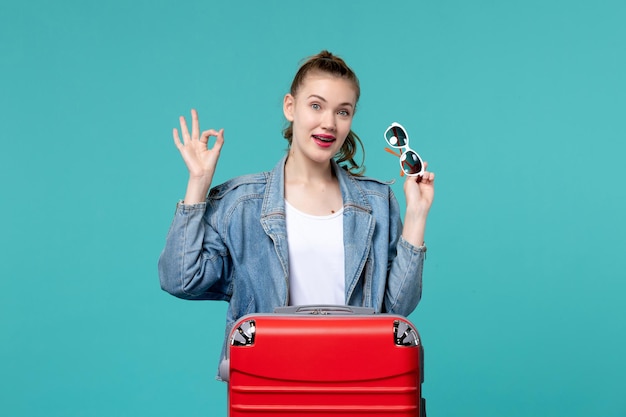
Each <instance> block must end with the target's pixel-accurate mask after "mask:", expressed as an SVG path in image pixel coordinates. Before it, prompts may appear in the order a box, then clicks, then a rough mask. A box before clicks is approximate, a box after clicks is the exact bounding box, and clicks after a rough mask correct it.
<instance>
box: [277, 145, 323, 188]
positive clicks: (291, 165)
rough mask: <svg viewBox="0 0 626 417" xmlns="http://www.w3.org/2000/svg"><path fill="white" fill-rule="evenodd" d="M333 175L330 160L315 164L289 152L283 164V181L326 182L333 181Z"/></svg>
mask: <svg viewBox="0 0 626 417" xmlns="http://www.w3.org/2000/svg"><path fill="white" fill-rule="evenodd" d="M334 178H335V175H334V173H333V169H332V166H331V163H330V160H328V161H325V162H324V163H315V162H313V161H311V160H308V159H306V158H298V155H297V154H296V153H295V152H293V151H292V150H289V155H288V156H287V162H286V163H285V181H290V182H293V181H296V182H305V183H312V182H328V181H333V179H334Z"/></svg>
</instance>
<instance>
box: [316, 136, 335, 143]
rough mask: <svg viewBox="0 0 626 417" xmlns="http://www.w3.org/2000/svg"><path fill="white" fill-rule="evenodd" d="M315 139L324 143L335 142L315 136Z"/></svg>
mask: <svg viewBox="0 0 626 417" xmlns="http://www.w3.org/2000/svg"><path fill="white" fill-rule="evenodd" d="M313 137H314V138H316V139H319V140H321V141H322V142H332V141H333V140H332V139H329V138H322V137H320V136H317V135H313Z"/></svg>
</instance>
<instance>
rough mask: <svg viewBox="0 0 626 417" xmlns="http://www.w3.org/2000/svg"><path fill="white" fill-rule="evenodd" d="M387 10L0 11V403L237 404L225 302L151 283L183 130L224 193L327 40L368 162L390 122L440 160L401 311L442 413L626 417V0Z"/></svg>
mask: <svg viewBox="0 0 626 417" xmlns="http://www.w3.org/2000/svg"><path fill="white" fill-rule="evenodd" d="M383 3H384V2H381V1H359V2H356V1H355V2H334V1H317V2H312V3H309V2H306V3H305V2H291V1H263V2H249V1H243V2H241V1H239V2H217V1H199V0H196V1H194V0H179V1H175V2H174V1H147V0H144V1H128V2H125V1H124V2H123V1H119V0H112V1H108V2H96V1H91V0H86V1H78V0H73V1H72V0H70V1H44V0H38V1H24V2H17V1H8V0H2V2H1V3H0V71H1V76H0V121H1V125H0V126H1V132H2V150H1V152H0V174H1V178H2V182H1V184H2V190H1V194H0V195H1V198H2V204H1V208H0V210H2V215H1V216H0V230H1V236H2V237H1V241H0V244H1V247H0V249H1V250H0V257H1V263H0V265H1V270H0V271H1V281H0V283H1V291H0V334H1V338H2V340H1V343H0V375H1V376H0V414H1V415H3V416H13V417H26V416H49V417H53V416H63V417H69V416H90V417H92V416H93V417H95V416H182V415H184V416H187V417H191V416H224V415H226V386H225V384H222V383H219V382H216V381H215V380H214V375H215V370H216V366H217V361H218V356H219V350H220V346H221V341H222V335H223V323H224V314H225V310H226V304H225V303H219V302H185V301H182V300H178V299H175V298H174V297H171V296H169V295H167V294H165V293H163V292H162V291H161V290H160V288H159V284H158V277H157V272H156V261H157V258H158V255H159V252H160V250H161V248H162V246H163V243H164V238H165V234H166V232H167V228H168V226H169V223H170V220H171V217H172V215H173V212H174V206H175V203H176V201H177V200H178V199H180V198H182V196H183V194H184V188H185V185H186V177H187V174H186V169H185V167H184V164H183V162H182V160H181V158H180V156H179V155H178V152H177V151H176V148H175V147H174V145H173V143H172V140H171V129H172V128H173V127H175V126H176V124H177V118H178V116H179V115H181V114H184V115H188V114H189V110H190V108H192V107H195V108H197V109H198V111H199V113H200V120H201V127H203V128H209V127H215V128H220V127H224V128H225V129H226V144H225V147H224V149H223V152H222V158H221V160H220V164H219V167H218V171H219V172H218V174H217V176H216V178H215V182H216V183H217V182H221V181H224V180H226V179H228V178H230V177H233V176H235V175H239V174H243V173H248V172H256V171H260V170H266V169H269V168H271V167H273V165H274V163H275V162H276V160H277V159H278V158H279V157H280V156H281V155H282V154H283V152H284V150H285V147H286V142H285V141H284V140H283V139H282V138H281V134H280V132H281V128H282V127H283V116H282V111H281V103H282V97H283V95H284V93H285V92H286V91H287V90H288V88H289V84H290V82H291V79H292V77H293V75H294V73H295V71H296V70H297V68H298V64H299V63H300V62H301V59H303V58H305V57H306V56H309V55H312V54H315V53H317V52H319V51H320V50H321V49H329V50H331V51H333V52H335V53H337V54H339V55H340V56H342V57H343V58H345V59H346V60H347V62H348V63H349V64H350V65H351V66H352V67H353V68H354V70H355V71H356V72H357V74H358V75H359V77H360V79H361V84H362V89H363V94H362V99H361V102H360V109H359V112H358V113H357V116H356V119H355V122H354V129H355V131H356V132H357V133H359V134H360V136H361V137H362V138H363V140H364V142H365V145H366V148H367V153H366V165H367V168H368V174H369V175H370V176H374V177H378V178H381V179H392V178H396V177H398V165H397V160H396V159H395V158H394V157H392V156H391V155H389V154H387V153H386V152H384V151H383V148H384V141H383V139H382V132H383V130H384V129H385V128H386V127H387V125H388V124H389V123H390V122H392V121H398V122H400V123H402V124H404V125H405V126H406V127H407V129H408V130H409V133H410V135H411V145H412V147H414V148H415V149H416V150H418V151H419V152H420V153H421V154H422V156H424V157H425V159H426V160H428V161H429V162H430V168H431V169H432V170H433V171H435V172H436V173H437V189H436V200H435V205H434V207H433V209H432V212H431V217H430V219H429V224H428V231H427V243H428V246H429V252H428V259H427V262H426V267H425V281H424V296H423V300H422V302H421V304H420V305H419V306H418V308H417V310H416V311H415V312H414V313H413V314H412V315H411V316H410V319H411V320H412V321H413V322H414V323H416V324H417V326H418V328H419V329H420V332H421V334H422V338H423V341H424V345H425V349H426V379H425V384H424V394H425V396H426V397H427V399H428V408H429V415H431V416H452V417H457V416H482V417H484V416H511V417H513V416H568V417H572V416H588V415H596V416H626V397H625V396H624V394H623V391H624V388H625V385H624V374H625V372H626V366H625V364H626V361H625V359H624V354H623V351H624V344H625V343H626V326H625V324H624V317H625V313H626V307H625V306H624V303H623V301H622V299H623V298H624V293H625V290H626V284H625V282H626V280H625V278H626V274H625V273H624V263H623V260H624V254H625V250H626V239H625V235H626V233H625V232H626V225H625V222H624V220H623V213H624V212H625V210H626V191H625V189H626V188H625V187H624V186H623V184H622V182H623V179H624V177H625V176H624V172H623V170H624V164H623V160H624V154H625V153H626V145H625V143H626V141H625V139H626V135H625V128H624V120H625V117H624V116H625V109H626V99H625V97H626V77H625V74H626V54H625V53H624V40H625V39H626V25H624V22H625V21H626V3H624V2H623V1H609V0H607V1H590V0H589V1H588V0H575V1H571V0H570V1H563V0H552V1H539V0H526V1H509V2H502V1H486V0H478V1H473V2H466V1H440V2H426V1H417V2H412V1H395V2H387V4H383ZM394 190H395V191H396V193H397V194H398V196H399V199H400V202H401V204H403V203H404V199H403V195H402V187H401V181H399V182H397V183H396V184H395V185H394Z"/></svg>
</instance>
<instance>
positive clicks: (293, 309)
mask: <svg viewBox="0 0 626 417" xmlns="http://www.w3.org/2000/svg"><path fill="white" fill-rule="evenodd" d="M274 313H276V314H310V315H321V316H326V315H335V314H346V315H347V314H361V315H371V314H376V310H374V309H373V308H371V307H354V306H346V305H335V304H313V305H303V306H287V307H276V308H275V309H274Z"/></svg>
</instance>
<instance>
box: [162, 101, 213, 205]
mask: <svg viewBox="0 0 626 417" xmlns="http://www.w3.org/2000/svg"><path fill="white" fill-rule="evenodd" d="M180 130H181V132H180V133H181V135H182V137H183V140H182V142H181V140H180V136H179V134H178V129H176V128H174V130H173V132H172V133H173V136H174V144H175V145H176V147H177V148H178V151H179V152H180V154H181V156H182V157H183V160H184V161H185V164H186V165H187V169H188V170H189V182H188V184H187V193H186V194H185V200H184V203H185V204H195V203H200V202H203V201H204V200H205V199H206V194H207V192H208V191H209V188H210V187H211V181H213V175H214V174H215V168H216V166H217V160H218V159H219V156H220V151H221V149H222V145H223V144H224V129H220V130H219V131H216V130H214V129H209V130H205V131H204V132H202V134H200V124H199V122H198V112H197V111H196V110H195V109H192V110H191V135H190V134H189V129H188V128H187V122H186V121H185V118H184V117H183V116H180ZM211 136H215V137H216V141H215V144H213V147H212V148H209V147H208V143H209V138H210V137H211Z"/></svg>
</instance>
